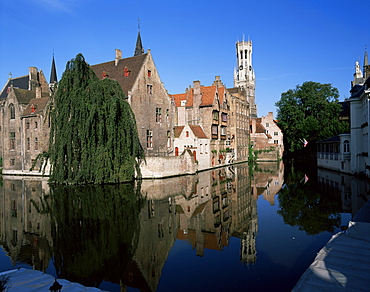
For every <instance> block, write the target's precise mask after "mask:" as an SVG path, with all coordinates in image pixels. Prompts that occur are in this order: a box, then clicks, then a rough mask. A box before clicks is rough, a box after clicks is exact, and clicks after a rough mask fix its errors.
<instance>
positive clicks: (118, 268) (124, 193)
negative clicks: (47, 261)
mask: <svg viewBox="0 0 370 292" xmlns="http://www.w3.org/2000/svg"><path fill="white" fill-rule="evenodd" d="M139 194H140V192H139V188H135V187H134V185H133V184H120V185H104V186H83V187H76V186H68V187H66V186H54V187H52V188H51V198H52V203H51V206H52V207H51V220H52V237H53V242H54V261H55V263H54V265H55V267H56V270H57V275H58V276H59V277H62V278H67V279H69V280H70V281H75V282H79V283H82V284H84V285H86V286H95V287H97V286H99V284H100V283H101V282H102V281H103V280H109V281H111V282H117V281H118V280H119V279H122V277H123V275H124V274H125V272H126V270H127V263H129V262H130V261H131V258H132V256H133V254H134V251H135V249H136V247H137V240H138V234H139V229H140V223H139V218H138V215H139V212H140V209H141V206H142V200H141V199H140V195H139Z"/></svg>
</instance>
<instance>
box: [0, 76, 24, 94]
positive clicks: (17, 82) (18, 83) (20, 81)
mask: <svg viewBox="0 0 370 292" xmlns="http://www.w3.org/2000/svg"><path fill="white" fill-rule="evenodd" d="M28 81H29V76H28V75H26V76H21V77H16V78H11V79H8V81H7V82H6V84H5V86H4V88H3V91H2V92H1V94H0V99H1V98H6V97H7V95H8V88H9V87H10V85H11V84H12V85H13V87H14V88H20V89H28V86H29V85H28V84H29V82H28Z"/></svg>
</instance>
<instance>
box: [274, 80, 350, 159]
mask: <svg viewBox="0 0 370 292" xmlns="http://www.w3.org/2000/svg"><path fill="white" fill-rule="evenodd" d="M338 97H339V94H338V89H337V88H335V87H332V85H331V84H320V83H317V82H312V81H309V82H304V83H303V84H302V85H297V86H296V88H295V89H290V90H288V91H287V92H284V93H282V94H281V98H280V100H279V101H278V102H276V104H275V105H276V106H277V108H278V109H277V119H278V125H279V127H280V128H281V130H282V131H283V134H284V148H285V150H286V151H288V152H294V151H296V150H299V149H302V148H303V140H304V139H305V140H306V141H307V142H309V143H310V142H317V141H320V140H324V139H327V138H330V137H333V136H336V135H338V134H341V133H345V132H346V131H348V129H349V125H348V122H343V121H340V120H339V114H340V112H341V105H340V104H339V103H338Z"/></svg>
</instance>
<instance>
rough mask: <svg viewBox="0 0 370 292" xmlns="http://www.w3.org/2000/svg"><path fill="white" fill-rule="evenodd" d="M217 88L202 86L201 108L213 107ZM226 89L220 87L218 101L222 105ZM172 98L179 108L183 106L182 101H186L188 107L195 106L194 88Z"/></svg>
mask: <svg viewBox="0 0 370 292" xmlns="http://www.w3.org/2000/svg"><path fill="white" fill-rule="evenodd" d="M216 90H217V87H216V86H215V85H211V86H201V87H200V94H201V95H202V102H201V104H200V106H201V107H205V106H212V105H213V102H214V100H215V97H216V92H217V91H216ZM225 90H226V88H225V87H218V99H219V101H220V104H221V103H222V102H223V101H224V95H225ZM172 98H173V100H174V102H175V105H176V106H177V107H179V106H181V100H185V99H186V107H192V106H194V88H189V89H188V91H187V92H186V93H180V94H173V95H172Z"/></svg>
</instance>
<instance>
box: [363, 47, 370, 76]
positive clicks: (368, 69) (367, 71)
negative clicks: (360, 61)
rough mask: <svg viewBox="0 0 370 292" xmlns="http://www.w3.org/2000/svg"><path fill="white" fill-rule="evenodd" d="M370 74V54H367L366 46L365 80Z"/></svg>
mask: <svg viewBox="0 0 370 292" xmlns="http://www.w3.org/2000/svg"><path fill="white" fill-rule="evenodd" d="M369 76H370V65H369V56H368V54H367V48H366V47H365V54H364V79H365V80H364V81H366V79H367V78H369Z"/></svg>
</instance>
